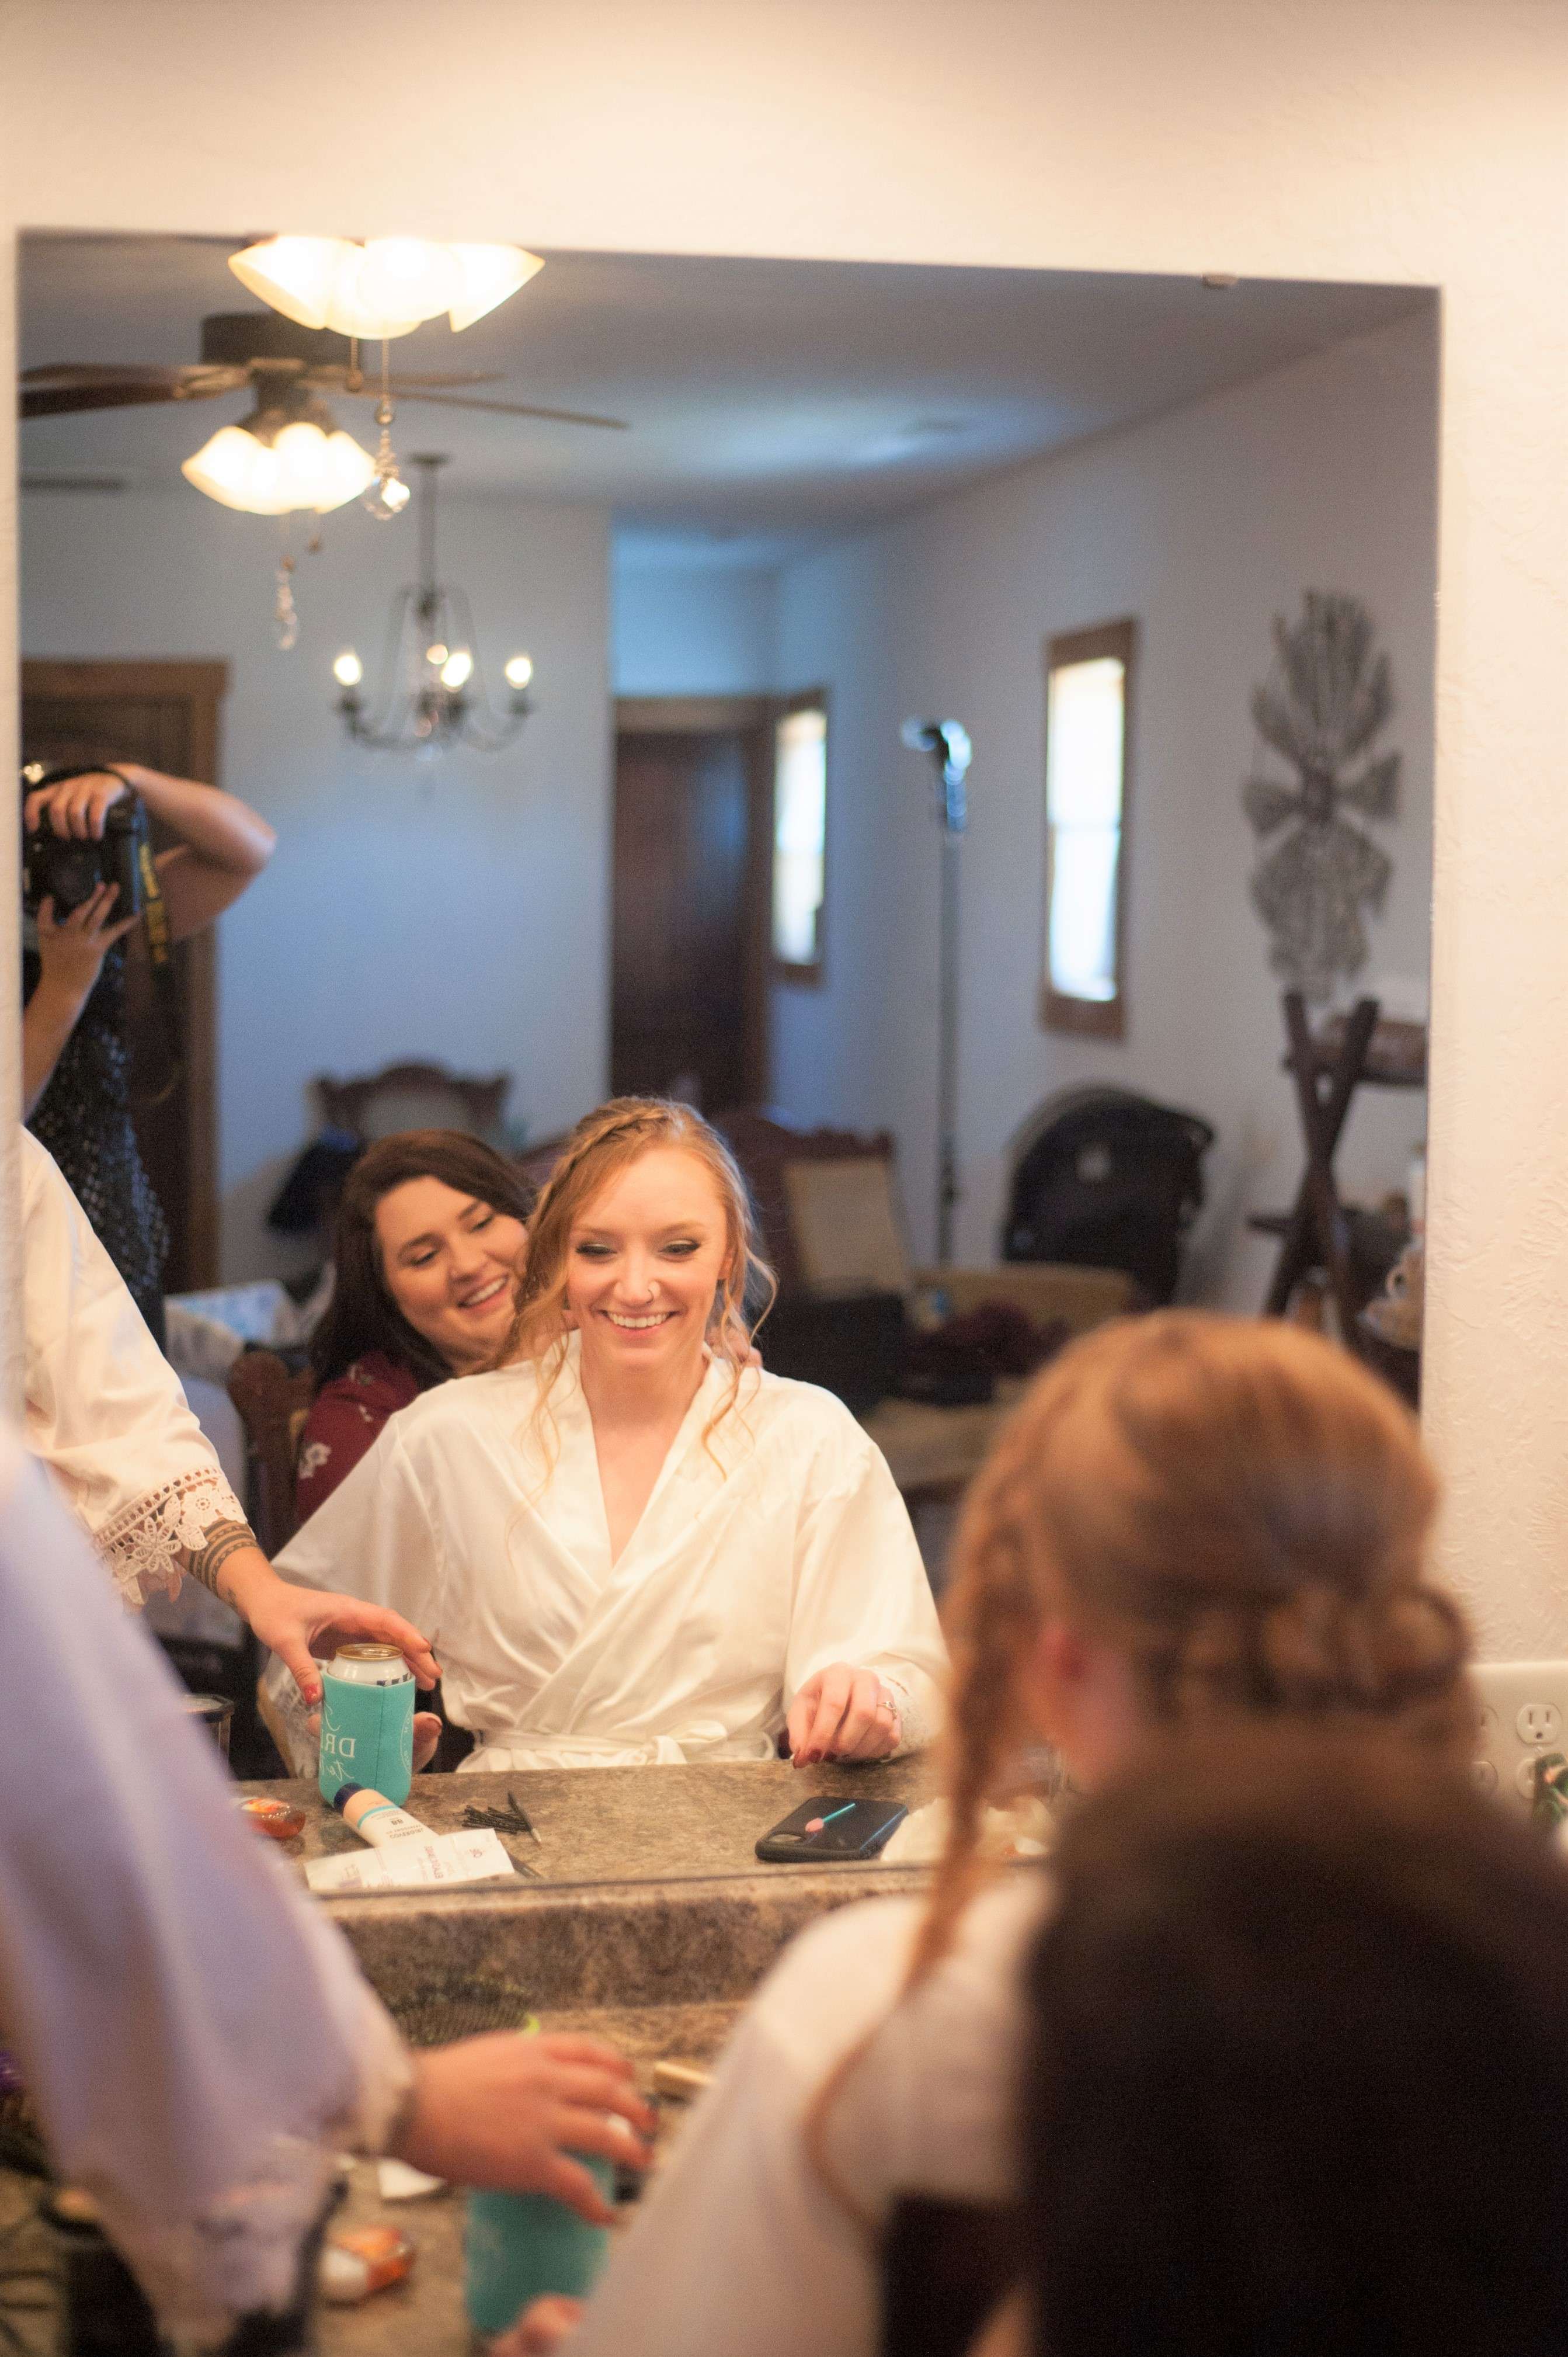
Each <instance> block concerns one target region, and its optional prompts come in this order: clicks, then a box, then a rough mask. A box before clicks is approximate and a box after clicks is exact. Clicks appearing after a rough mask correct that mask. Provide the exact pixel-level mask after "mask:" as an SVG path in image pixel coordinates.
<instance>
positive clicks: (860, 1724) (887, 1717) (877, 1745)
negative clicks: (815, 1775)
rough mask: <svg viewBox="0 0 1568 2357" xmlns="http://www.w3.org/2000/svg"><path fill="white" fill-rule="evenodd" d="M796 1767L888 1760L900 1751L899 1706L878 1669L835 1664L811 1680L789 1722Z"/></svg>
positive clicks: (793, 1706)
mask: <svg viewBox="0 0 1568 2357" xmlns="http://www.w3.org/2000/svg"><path fill="white" fill-rule="evenodd" d="M786 1727H787V1731H788V1734H789V1753H790V1757H791V1758H792V1760H794V1763H795V1765H796V1767H797V1768H811V1767H813V1766H814V1765H815V1764H816V1762H817V1761H818V1760H886V1757H887V1755H888V1753H889V1752H890V1751H897V1749H898V1738H899V1735H900V1733H901V1732H902V1730H901V1727H900V1726H899V1719H898V1706H897V1703H896V1702H895V1701H894V1699H893V1696H892V1695H891V1694H889V1692H888V1690H887V1688H886V1686H885V1685H884V1684H883V1683H882V1680H881V1679H880V1678H879V1677H878V1676H877V1674H876V1673H875V1670H852V1669H851V1668H850V1666H849V1663H847V1662H833V1663H830V1664H829V1666H828V1667H827V1668H826V1669H825V1670H819V1671H818V1672H817V1674H816V1675H815V1677H812V1678H808V1679H807V1680H806V1683H805V1684H804V1685H803V1686H802V1687H801V1688H800V1693H799V1694H798V1695H796V1696H795V1699H794V1701H793V1703H792V1704H791V1705H790V1707H789V1718H788V1720H787V1722H786Z"/></svg>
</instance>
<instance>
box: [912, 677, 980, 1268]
mask: <svg viewBox="0 0 1568 2357" xmlns="http://www.w3.org/2000/svg"><path fill="white" fill-rule="evenodd" d="M899 734H900V735H901V736H902V737H903V739H904V742H905V744H906V745H908V748H909V749H910V751H911V752H912V753H929V755H930V757H931V759H932V760H933V761H934V762H935V764H936V771H937V817H938V819H939V820H940V823H941V829H942V897H941V932H940V978H941V1012H940V1022H939V1029H938V1039H937V1265H938V1267H939V1268H946V1267H947V1266H948V1265H949V1264H950V1261H951V1259H952V1215H953V1206H954V1204H955V1203H956V1202H957V1201H958V1198H959V1184H958V945H959V852H960V849H961V845H962V843H963V833H964V828H965V826H966V825H967V823H968V821H969V803H968V799H967V796H966V794H965V791H964V780H965V779H966V778H967V776H968V775H969V764H970V759H971V757H972V751H973V748H972V746H971V744H970V741H969V731H968V729H967V728H966V727H965V726H963V723H962V722H961V721H960V720H906V721H905V723H904V726H903V727H902V729H901V730H900V731H899Z"/></svg>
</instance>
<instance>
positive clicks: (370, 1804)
mask: <svg viewBox="0 0 1568 2357" xmlns="http://www.w3.org/2000/svg"><path fill="white" fill-rule="evenodd" d="M332 1805H333V1807H334V1808H335V1809H336V1810H337V1812H338V1815H339V1816H340V1817H341V1818H342V1820H343V1823H344V1824H346V1825H349V1826H351V1827H352V1828H353V1830H354V1832H355V1833H357V1834H358V1835H359V1836H360V1840H361V1841H362V1842H369V1843H370V1845H371V1848H372V1849H385V1848H386V1847H387V1846H388V1845H389V1844H390V1843H392V1842H400V1841H428V1840H429V1838H430V1827H429V1826H428V1825H422V1824H420V1822H419V1819H418V1818H417V1817H411V1816H410V1815H409V1813H408V1812H407V1810H406V1809H400V1808H399V1807H398V1806H397V1804H396V1803H395V1802H392V1801H389V1800H388V1799H387V1796H386V1794H385V1793H384V1792H371V1788H370V1786H369V1785H368V1784H339V1785H338V1790H337V1791H336V1792H334V1793H333V1795H332Z"/></svg>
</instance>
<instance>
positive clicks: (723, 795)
mask: <svg viewBox="0 0 1568 2357" xmlns="http://www.w3.org/2000/svg"><path fill="white" fill-rule="evenodd" d="M773 719H774V707H773V703H772V700H771V698H769V697H768V696H760V695H757V696H638V697H623V698H621V700H620V701H619V702H618V705H617V706H616V768H615V885H614V913H613V948H612V978H611V1002H610V1003H611V1018H610V1019H611V1035H610V1079H611V1085H612V1087H613V1088H614V1091H615V1092H616V1094H617V1095H618V1096H620V1095H658V1096H670V1095H678V1096H681V1097H684V1098H685V1099H687V1100H688V1101H689V1102H690V1103H694V1104H696V1105H698V1106H700V1107H701V1109H702V1110H703V1112H704V1113H707V1114H716V1113H724V1112H725V1111H727V1110H729V1109H731V1108H733V1107H736V1106H740V1105H759V1104H762V1103H766V1101H767V1096H768V854H769V847H770V844H771V839H772V837H771V805H772V775H773V767H772V762H773V755H772V748H773Z"/></svg>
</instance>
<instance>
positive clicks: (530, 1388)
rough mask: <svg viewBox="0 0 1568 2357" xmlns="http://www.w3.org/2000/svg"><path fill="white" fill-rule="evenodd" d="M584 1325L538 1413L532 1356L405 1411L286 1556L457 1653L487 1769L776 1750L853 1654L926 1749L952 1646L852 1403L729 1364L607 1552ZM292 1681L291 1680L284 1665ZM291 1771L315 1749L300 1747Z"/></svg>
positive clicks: (279, 1690) (718, 1372)
mask: <svg viewBox="0 0 1568 2357" xmlns="http://www.w3.org/2000/svg"><path fill="white" fill-rule="evenodd" d="M576 1350H577V1346H576V1340H575V1337H574V1338H573V1340H572V1344H571V1347H570V1350H569V1351H568V1354H567V1357H566V1360H565V1362H564V1365H563V1366H562V1368H561V1371H560V1372H559V1374H558V1375H557V1377H556V1379H555V1383H554V1385H553V1390H552V1393H551V1396H550V1401H549V1415H550V1419H551V1424H552V1426H553V1442H554V1448H553V1458H552V1455H551V1453H550V1451H549V1450H548V1448H546V1447H545V1446H544V1445H542V1441H541V1439H540V1438H539V1437H536V1436H535V1434H534V1432H533V1431H532V1426H531V1419H532V1411H533V1406H534V1402H535V1399H536V1396H537V1386H538V1380H539V1379H538V1375H537V1372H536V1370H535V1368H534V1366H533V1365H532V1363H530V1364H527V1365H523V1366H518V1367H508V1368H504V1369H502V1370H501V1371H500V1372H499V1373H495V1374H486V1375H467V1376H463V1377H460V1378H458V1379H456V1381H454V1382H452V1383H443V1384H442V1385H440V1387H439V1388H438V1389H436V1390H435V1391H430V1392H426V1393H425V1394H424V1396H423V1397H422V1398H420V1399H418V1400H415V1401H414V1402H413V1405H412V1406H409V1407H406V1408H404V1409H403V1411H402V1412H401V1414H399V1415H394V1416H393V1417H392V1421H391V1422H390V1423H389V1424H388V1426H386V1429H385V1430H384V1431H383V1432H382V1434H381V1437H380V1438H379V1439H378V1441H377V1442H376V1445H375V1447H374V1448H372V1449H371V1451H370V1453H369V1455H368V1456H366V1457H364V1458H361V1460H360V1463H359V1464H358V1465H357V1466H356V1467H355V1469H354V1470H353V1472H352V1473H350V1474H349V1478H348V1479H347V1480H345V1481H344V1482H343V1483H342V1485H341V1487H340V1488H339V1489H338V1490H336V1491H334V1492H333V1494H332V1495H331V1497H329V1498H328V1500H327V1501H326V1502H325V1503H324V1504H323V1505H322V1506H321V1507H320V1508H319V1509H318V1510H317V1512H316V1513H314V1514H313V1515H312V1516H311V1517H310V1520H309V1521H308V1522H307V1523H305V1525H304V1526H303V1528H302V1529H301V1530H300V1531H299V1533H298V1534H297V1535H296V1536H295V1538H294V1539H293V1540H292V1541H291V1542H290V1544H289V1545H288V1546H287V1547H285V1549H284V1551H283V1553H282V1554H281V1555H279V1556H278V1558H277V1563H276V1568H277V1570H278V1571H279V1572H280V1573H282V1575H283V1577H285V1579H292V1580H295V1581H297V1582H298V1583H299V1584H300V1585H301V1586H302V1587H334V1588H338V1589H341V1590H345V1591H347V1592H348V1593H349V1594H350V1595H354V1596H360V1597H363V1598H366V1599H367V1600H370V1601H373V1602H375V1603H378V1604H386V1605H390V1606H392V1608H393V1609H394V1610H396V1611H399V1612H402V1613H403V1614H405V1615H406V1616H407V1618H408V1619H409V1620H412V1621H413V1623H414V1625H415V1626H416V1627H417V1628H419V1629H420V1630H421V1631H423V1632H424V1635H425V1636H426V1637H427V1638H428V1639H429V1640H430V1641H431V1643H432V1644H433V1645H434V1647H435V1651H436V1653H437V1655H438V1657H439V1659H440V1662H441V1667H442V1693H443V1695H444V1697H445V1700H446V1706H447V1709H448V1711H449V1712H450V1714H451V1716H452V1717H454V1718H455V1719H456V1721H457V1722H458V1724H459V1725H461V1726H464V1727H471V1728H472V1729H473V1730H474V1732H475V1734H476V1735H477V1737H478V1744H477V1747H476V1749H475V1750H474V1752H473V1753H472V1754H471V1756H470V1757H469V1759H468V1760H467V1761H465V1763H464V1765H465V1766H466V1767H467V1768H470V1769H476V1770H477V1769H487V1770H493V1769H505V1768H557V1767H579V1766H582V1767H604V1766H623V1765H636V1764H639V1763H640V1762H644V1761H648V1760H677V1761H678V1760H764V1759H768V1758H771V1757H772V1756H773V1753H774V1750H775V1746H776V1739H777V1738H778V1735H779V1731H780V1729H781V1728H782V1727H783V1725H784V1720H785V1717H786V1714H787V1712H788V1710H789V1705H790V1703H791V1702H792V1700H793V1699H794V1696H795V1695H796V1694H797V1693H798V1692H799V1690H800V1687H801V1686H802V1685H803V1684H805V1682H806V1680H807V1679H808V1678H810V1677H811V1675H812V1674H813V1673H814V1672H815V1671H817V1670H822V1669H825V1668H827V1667H828V1665H829V1664H830V1663H833V1662H847V1663H849V1664H850V1665H851V1666H852V1667H854V1668H855V1669H868V1670H875V1671H876V1672H877V1673H878V1674H879V1675H880V1676H881V1677H882V1679H883V1680H884V1682H885V1683H886V1684H887V1685H888V1686H889V1687H891V1688H892V1689H893V1691H894V1695H895V1698H896V1700H897V1705H898V1707H899V1711H900V1714H901V1717H902V1741H903V1745H904V1748H906V1749H909V1748H913V1747H914V1746H916V1745H918V1744H920V1743H923V1742H926V1741H929V1738H930V1737H931V1735H932V1734H933V1733H934V1732H935V1729H936V1725H937V1717H938V1704H939V1687H940V1680H941V1678H942V1676H943V1673H944V1669H945V1655H944V1652H943V1647H942V1641H941V1636H940V1631H939V1629H938V1625H937V1615H936V1608H935V1606H934V1604H933V1602H932V1599H931V1591H930V1587H929V1582H928V1580H927V1577H926V1571H925V1566H924V1565H923V1564H922V1562H921V1560H920V1554H919V1550H918V1547H917V1545H916V1544H915V1534H914V1532H913V1530H912V1529H911V1527H910V1524H909V1517H908V1512H907V1511H906V1509H905V1505H904V1501H903V1500H902V1498H900V1496H899V1495H898V1492H897V1489H896V1488H895V1486H894V1483H893V1478H892V1475H891V1474H890V1473H889V1472H888V1470H887V1467H886V1462H885V1461H884V1459H883V1457H882V1455H881V1452H880V1451H879V1450H878V1449H877V1448H875V1445H874V1444H873V1443H872V1441H870V1440H869V1439H868V1438H867V1437H866V1435H865V1433H864V1432H863V1431H862V1430H861V1428H860V1426H858V1425H857V1424H856V1423H855V1421H854V1417H853V1416H852V1415H850V1413H849V1411H848V1409H847V1408H845V1407H843V1405H841V1403H840V1402H839V1401H838V1400H836V1399H834V1398H833V1397H832V1395H831V1394H829V1393H827V1392H822V1391H818V1390H816V1389H815V1388H814V1387H813V1386H812V1385H811V1384H809V1383H789V1382H786V1381H785V1380H784V1379H783V1378H781V1377H780V1376H778V1375H770V1374H765V1373H758V1372H757V1371H756V1370H755V1369H749V1370H747V1371H746V1373H745V1374H744V1375H743V1376H742V1378H741V1387H740V1396H739V1398H738V1400H737V1401H736V1405H734V1406H733V1407H732V1408H731V1409H730V1410H729V1412H728V1413H727V1414H726V1415H723V1416H722V1417H721V1418H720V1420H719V1422H718V1423H717V1424H716V1425H714V1428H713V1429H712V1431H711V1432H708V1433H707V1437H706V1440H705V1441H704V1432H705V1430H706V1427H707V1426H708V1425H709V1423H710V1420H711V1419H712V1418H713V1417H714V1414H715V1411H717V1410H718V1409H719V1408H721V1407H723V1406H724V1405H725V1401H726V1399H727V1398H728V1395H729V1388H730V1383H731V1380H732V1379H731V1375H730V1372H729V1371H728V1369H727V1368H725V1367H723V1366H721V1365H720V1364H718V1363H717V1362H713V1363H711V1364H710V1365H709V1367H708V1370H707V1372H706V1374H705V1376H704V1378H703V1384H702V1387H701V1388H700V1390H699V1391H698V1394H697V1396H696V1398H695V1400H694V1401H693V1405H692V1406H691V1408H690V1410H689V1411H688V1413H687V1415H686V1419H685V1422H684V1423H683V1425H682V1427H681V1430H680V1432H679V1434H678V1435H677V1437H676V1439H675V1441H674V1444H673V1446H672V1447H671V1450H670V1454H669V1456H668V1458H666V1459H665V1462H664V1466H663V1469H662V1470H661V1471H660V1476H659V1480H658V1481H657V1483H656V1484H655V1487H654V1490H653V1492H652V1495H651V1496H650V1499H649V1501H648V1505H647V1507H646V1509H645V1510H644V1512H643V1515H642V1519H641V1521H640V1522H639V1524H638V1526H637V1528H636V1530H635V1531H634V1532H633V1534H632V1535H631V1537H630V1538H629V1539H628V1542H627V1544H626V1546H625V1548H624V1550H623V1551H622V1554H621V1555H620V1557H619V1560H618V1562H617V1563H615V1564H614V1565H613V1566H612V1564H611V1562H610V1548H609V1532H608V1527H607V1522H606V1518H605V1508H604V1500H603V1495H602V1492H601V1491H600V1487H599V1470H598V1460H597V1458H596V1453H595V1448H594V1432H593V1425H592V1422H591V1419H590V1417H589V1415H588V1409H587V1404H586V1401H585V1398H584V1396H583V1391H582V1386H581V1384H580V1383H579V1382H578V1379H577V1372H576V1368H577V1360H576ZM271 1678H272V1690H273V1692H274V1695H275V1697H276V1698H277V1700H278V1702H279V1703H280V1705H285V1706H286V1704H287V1702H288V1700H289V1689H290V1685H291V1683H292V1682H291V1681H289V1680H288V1679H287V1678H286V1676H285V1675H284V1674H280V1673H279V1672H278V1669H277V1665H276V1664H275V1663H274V1670H273V1672H272V1673H271ZM296 1764H299V1763H297V1762H296Z"/></svg>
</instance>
